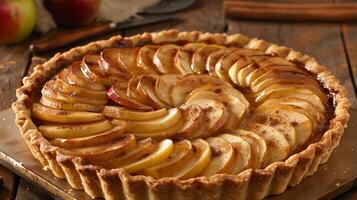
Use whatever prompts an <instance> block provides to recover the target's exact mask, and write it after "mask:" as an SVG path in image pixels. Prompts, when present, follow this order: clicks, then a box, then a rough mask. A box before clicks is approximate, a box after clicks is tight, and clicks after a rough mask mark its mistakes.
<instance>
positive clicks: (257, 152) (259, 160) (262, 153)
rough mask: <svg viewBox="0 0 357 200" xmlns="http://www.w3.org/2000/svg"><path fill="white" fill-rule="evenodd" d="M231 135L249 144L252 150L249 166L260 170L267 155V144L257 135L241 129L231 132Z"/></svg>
mask: <svg viewBox="0 0 357 200" xmlns="http://www.w3.org/2000/svg"><path fill="white" fill-rule="evenodd" d="M232 134H234V135H238V136H240V137H241V138H242V139H243V140H245V141H246V142H248V143H249V145H250V148H251V150H252V155H251V157H252V158H251V161H250V164H249V166H250V167H251V168H253V169H257V168H260V167H261V166H262V164H263V163H264V162H265V158H266V154H267V148H268V147H267V144H266V142H265V140H264V139H263V138H262V137H260V136H259V135H257V134H255V133H253V132H251V131H246V130H242V129H238V130H236V131H233V132H232Z"/></svg>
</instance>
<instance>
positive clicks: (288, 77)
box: [250, 71, 319, 93]
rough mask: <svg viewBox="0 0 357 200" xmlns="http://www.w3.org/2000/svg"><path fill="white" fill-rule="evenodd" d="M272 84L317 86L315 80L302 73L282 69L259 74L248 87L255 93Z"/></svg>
mask: <svg viewBox="0 0 357 200" xmlns="http://www.w3.org/2000/svg"><path fill="white" fill-rule="evenodd" d="M274 84H293V85H298V84H300V85H303V84H306V85H315V86H317V87H319V85H318V83H317V82H316V81H315V80H313V79H311V78H309V77H307V76H306V75H304V74H296V73H291V72H283V71H269V72H267V73H265V74H263V75H262V76H260V77H259V78H258V79H257V80H255V81H253V82H252V85H251V87H250V88H251V90H252V91H253V92H254V93H257V92H260V91H262V90H264V89H266V88H267V87H269V86H271V85H274Z"/></svg>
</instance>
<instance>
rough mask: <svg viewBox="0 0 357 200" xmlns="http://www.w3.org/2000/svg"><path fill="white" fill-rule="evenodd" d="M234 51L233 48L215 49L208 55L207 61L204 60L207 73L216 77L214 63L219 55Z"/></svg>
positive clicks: (219, 57)
mask: <svg viewBox="0 0 357 200" xmlns="http://www.w3.org/2000/svg"><path fill="white" fill-rule="evenodd" d="M232 51H234V49H221V50H218V51H215V52H213V53H211V54H210V55H209V56H208V57H207V61H206V70H207V71H208V73H209V74H210V75H211V76H215V77H217V74H216V64H217V62H218V61H219V59H221V57H222V56H223V55H225V54H227V53H230V52H232Z"/></svg>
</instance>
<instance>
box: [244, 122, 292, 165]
mask: <svg viewBox="0 0 357 200" xmlns="http://www.w3.org/2000/svg"><path fill="white" fill-rule="evenodd" d="M249 130H251V131H253V132H255V133H257V134H258V135H259V136H261V137H262V138H263V139H264V140H265V141H266V143H267V144H269V145H268V152H267V158H266V163H264V164H263V166H266V165H267V164H270V163H272V162H276V161H281V160H283V159H285V158H286V157H287V156H288V155H289V152H290V150H291V147H290V145H289V142H288V141H287V140H286V138H285V137H284V136H283V134H281V133H280V132H279V131H277V130H276V129H274V128H272V127H270V126H267V125H263V124H259V123H254V124H250V125H249Z"/></svg>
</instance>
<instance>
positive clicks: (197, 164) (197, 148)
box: [173, 139, 212, 179]
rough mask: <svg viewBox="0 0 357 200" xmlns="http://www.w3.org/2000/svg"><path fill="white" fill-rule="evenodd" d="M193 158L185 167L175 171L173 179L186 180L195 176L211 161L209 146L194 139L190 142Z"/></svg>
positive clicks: (200, 140) (202, 141)
mask: <svg viewBox="0 0 357 200" xmlns="http://www.w3.org/2000/svg"><path fill="white" fill-rule="evenodd" d="M192 145H193V148H192V151H193V153H194V154H193V158H192V159H191V160H190V162H189V163H187V164H186V165H185V166H181V168H180V169H179V170H178V171H176V173H175V174H174V175H173V177H179V178H182V179H188V178H192V177H195V176H197V175H198V174H199V173H201V171H202V170H203V169H204V168H205V167H206V166H207V165H208V163H209V162H210V161H211V156H212V152H211V148H210V146H209V144H208V143H207V142H206V141H204V140H202V139H196V140H194V141H193V142H192Z"/></svg>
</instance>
